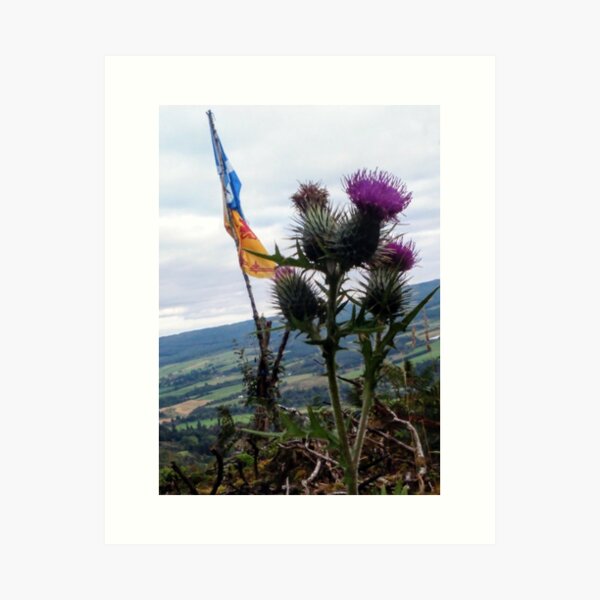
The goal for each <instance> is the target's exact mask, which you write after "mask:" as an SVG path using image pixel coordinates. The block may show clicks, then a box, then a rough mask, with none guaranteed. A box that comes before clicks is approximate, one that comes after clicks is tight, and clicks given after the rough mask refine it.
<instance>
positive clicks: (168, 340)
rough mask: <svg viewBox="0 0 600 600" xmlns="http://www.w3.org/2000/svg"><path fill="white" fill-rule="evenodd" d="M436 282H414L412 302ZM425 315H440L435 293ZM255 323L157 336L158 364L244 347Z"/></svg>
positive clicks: (304, 350)
mask: <svg viewBox="0 0 600 600" xmlns="http://www.w3.org/2000/svg"><path fill="white" fill-rule="evenodd" d="M439 285H440V280H439V279H434V280H432V281H426V282H423V283H418V284H415V285H413V286H412V301H413V303H415V304H416V303H417V302H419V301H420V300H421V299H422V298H424V297H425V296H426V295H427V294H428V293H429V292H431V291H432V290H433V289H434V288H435V287H437V286H439ZM426 310H427V317H428V319H429V320H430V321H431V323H432V324H433V323H438V322H439V318H440V294H439V292H438V293H437V294H435V296H434V297H433V298H432V299H431V300H430V301H429V302H428V304H427V307H426ZM272 320H273V327H277V326H279V325H281V323H280V322H279V321H278V319H277V318H276V317H273V318H272ZM254 330H255V325H254V321H253V320H251V319H250V320H248V321H241V322H239V323H232V324H230V325H221V326H219V327H209V328H207V329H198V330H196V331H188V332H185V333H179V334H176V335H168V336H164V337H161V338H160V339H159V363H160V366H161V367H164V366H167V365H173V364H176V363H181V362H185V361H190V360H194V359H199V358H203V357H209V356H213V355H216V354H219V353H222V352H227V351H231V350H232V348H233V346H234V342H237V344H238V345H239V346H242V347H243V346H246V347H247V346H248V345H253V344H254V343H255V338H254ZM280 336H281V333H280V332H274V333H273V338H272V344H271V346H272V347H274V348H276V347H277V344H278V339H279V338H280ZM294 346H295V348H294V349H295V352H294V354H295V355H298V354H309V353H313V352H314V347H311V346H308V345H306V344H302V345H300V344H294Z"/></svg>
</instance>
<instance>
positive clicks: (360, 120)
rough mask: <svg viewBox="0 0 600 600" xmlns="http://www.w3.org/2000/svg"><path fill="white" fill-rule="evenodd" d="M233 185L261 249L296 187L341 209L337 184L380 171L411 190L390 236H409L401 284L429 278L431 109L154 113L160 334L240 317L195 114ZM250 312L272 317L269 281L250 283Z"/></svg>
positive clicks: (433, 220)
mask: <svg viewBox="0 0 600 600" xmlns="http://www.w3.org/2000/svg"><path fill="white" fill-rule="evenodd" d="M209 108H211V109H212V111H213V113H214V115H215V125H216V128H217V132H218V133H219V137H220V138H221V142H222V144H223V148H224V149H225V152H226V153H227V156H228V158H229V160H230V162H231V164H232V165H233V167H234V168H235V170H236V172H237V174H238V176H239V178H240V180H241V182H242V191H241V196H240V197H241V203H242V209H243V211H244V214H245V216H246V219H247V220H248V223H249V224H250V226H251V227H252V229H253V231H254V233H255V234H256V235H257V236H258V238H259V239H260V240H261V241H262V243H263V244H264V245H265V247H266V248H267V250H268V251H272V250H273V249H274V244H275V242H277V244H278V245H279V246H280V248H282V249H283V248H285V246H286V245H287V238H288V237H289V225H290V219H291V217H292V215H293V211H292V207H291V203H290V200H289V198H290V196H291V195H292V194H293V193H294V191H295V190H296V188H297V185H298V182H299V181H307V180H313V181H320V182H322V183H323V184H324V185H325V186H326V187H327V188H328V189H329V192H330V196H331V199H332V201H333V202H334V203H336V204H338V203H339V204H342V203H346V202H348V200H347V197H346V195H345V194H344V192H343V190H342V185H341V181H340V180H341V177H342V176H343V175H347V174H350V173H352V172H353V171H355V170H357V169H360V168H369V169H373V168H375V167H379V168H380V169H383V170H386V171H390V172H392V173H393V174H394V175H397V176H399V177H401V178H402V179H403V180H404V181H405V182H406V184H407V187H408V189H409V190H411V191H412V192H413V200H412V203H411V204H410V205H409V207H408V208H407V209H406V211H405V216H404V218H403V219H402V221H401V222H402V226H401V228H400V231H401V232H402V233H405V234H406V237H407V238H410V239H414V240H415V242H416V244H417V248H418V250H419V254H420V259H421V261H420V264H419V265H418V267H416V268H415V269H414V271H413V278H412V280H413V282H415V283H416V282H420V281H428V280H430V279H435V278H438V277H439V109H438V107H437V106H418V107H413V106H368V107H321V106H315V107H311V106H302V107H296V106H280V107H272V106H248V107H237V106H236V107H234V106H212V107H208V106H164V107H161V109H160V335H169V334H173V333H179V332H183V331H191V330H194V329H201V328H204V327H211V326H215V325H223V324H226V323H234V322H236V321H241V320H245V319H249V318H251V316H252V315H251V312H250V306H249V303H248V297H247V294H246V288H245V286H244V281H243V278H242V275H241V273H240V269H239V265H238V262H237V254H236V250H235V244H234V242H233V240H232V239H231V238H230V237H229V236H228V235H227V233H226V232H225V229H224V227H223V215H222V201H221V185H220V182H219V177H218V174H217V170H216V167H215V163H214V157H213V152H212V146H211V141H210V132H209V126H208V118H207V116H206V111H207V110H208V109H209ZM251 282H252V285H253V289H254V294H255V298H256V302H257V305H258V309H259V311H260V312H264V313H265V314H267V315H269V314H273V313H274V310H273V308H272V305H271V301H270V298H269V295H270V294H269V288H270V282H269V280H262V279H256V278H251Z"/></svg>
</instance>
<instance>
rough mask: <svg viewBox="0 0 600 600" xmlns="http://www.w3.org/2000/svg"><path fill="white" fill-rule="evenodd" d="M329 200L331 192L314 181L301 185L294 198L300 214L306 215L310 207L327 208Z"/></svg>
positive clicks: (293, 200)
mask: <svg viewBox="0 0 600 600" xmlns="http://www.w3.org/2000/svg"><path fill="white" fill-rule="evenodd" d="M328 200H329V192H328V191H327V188H325V187H323V186H322V185H320V184H318V183H314V182H313V181H308V182H306V183H301V184H300V187H299V188H298V191H297V192H296V193H295V194H294V195H293V196H292V202H293V203H294V206H295V207H296V209H297V210H298V212H301V213H305V212H306V211H307V209H308V208H309V207H311V206H312V207H318V208H325V207H326V206H327V203H328Z"/></svg>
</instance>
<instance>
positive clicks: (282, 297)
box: [273, 267, 322, 326]
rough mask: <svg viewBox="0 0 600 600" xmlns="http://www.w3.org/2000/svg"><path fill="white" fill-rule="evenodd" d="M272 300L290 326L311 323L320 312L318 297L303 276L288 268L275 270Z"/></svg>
mask: <svg viewBox="0 0 600 600" xmlns="http://www.w3.org/2000/svg"><path fill="white" fill-rule="evenodd" d="M274 284H275V285H274V288H273V298H274V300H275V304H276V306H277V307H278V308H279V310H280V311H281V314H282V315H283V316H284V318H285V319H286V320H287V321H288V323H290V324H291V325H292V326H295V323H297V322H299V323H306V322H308V321H312V320H313V319H314V318H316V317H317V316H319V315H320V314H321V312H322V309H321V302H320V301H319V297H318V296H317V293H316V291H315V289H314V287H313V286H312V285H311V283H310V282H309V281H307V280H306V278H305V276H304V275H303V274H301V273H299V272H298V271H297V270H296V269H292V268H290V267H278V268H277V269H276V270H275V277H274Z"/></svg>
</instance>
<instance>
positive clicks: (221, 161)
mask: <svg viewBox="0 0 600 600" xmlns="http://www.w3.org/2000/svg"><path fill="white" fill-rule="evenodd" d="M207 114H208V119H209V122H210V132H211V139H212V145H213V151H214V153H215V163H216V165H217V171H218V172H219V178H220V179H221V187H222V188H223V219H224V221H225V229H226V230H227V233H228V234H229V235H230V236H231V237H232V238H233V239H234V241H235V245H236V247H237V250H238V255H239V260H240V266H241V268H242V270H243V271H244V273H246V274H248V275H251V276H253V277H272V276H273V274H274V273H275V267H276V264H275V263H274V262H273V261H270V260H267V259H266V258H260V257H258V256H255V255H254V254H250V253H249V252H248V250H252V251H253V252H259V253H260V254H269V253H268V252H267V251H266V249H265V247H264V246H263V245H262V244H261V243H260V240H259V239H258V238H257V237H256V235H255V234H254V232H253V231H252V229H250V226H249V225H248V223H247V221H246V218H245V217H244V213H243V212H242V206H241V204H240V190H241V189H242V182H241V181H240V179H239V177H238V176H237V173H236V172H235V170H234V168H233V167H232V166H231V163H230V162H229V159H228V158H227V155H226V154H225V151H224V150H223V146H222V145H221V140H220V139H219V136H218V135H217V130H216V129H215V125H214V122H213V118H212V112H211V111H208V113H207Z"/></svg>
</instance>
